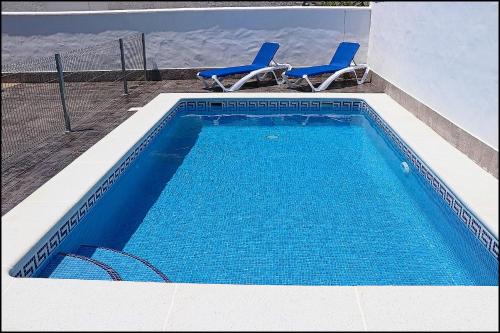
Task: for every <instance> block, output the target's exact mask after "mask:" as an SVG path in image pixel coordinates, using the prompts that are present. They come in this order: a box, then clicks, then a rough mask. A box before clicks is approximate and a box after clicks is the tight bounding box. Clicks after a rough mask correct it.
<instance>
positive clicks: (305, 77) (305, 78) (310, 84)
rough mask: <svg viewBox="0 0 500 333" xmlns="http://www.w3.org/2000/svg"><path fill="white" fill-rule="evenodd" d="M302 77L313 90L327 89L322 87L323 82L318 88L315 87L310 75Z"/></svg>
mask: <svg viewBox="0 0 500 333" xmlns="http://www.w3.org/2000/svg"><path fill="white" fill-rule="evenodd" d="M302 78H303V79H304V80H306V81H307V83H308V84H309V86H310V87H311V89H312V91H313V92H318V91H321V90H324V89H325V88H323V89H321V86H322V85H323V84H321V85H320V86H319V87H318V88H315V87H314V85H313V84H312V82H311V81H310V80H309V77H308V76H307V75H304V76H302ZM327 87H328V86H327Z"/></svg>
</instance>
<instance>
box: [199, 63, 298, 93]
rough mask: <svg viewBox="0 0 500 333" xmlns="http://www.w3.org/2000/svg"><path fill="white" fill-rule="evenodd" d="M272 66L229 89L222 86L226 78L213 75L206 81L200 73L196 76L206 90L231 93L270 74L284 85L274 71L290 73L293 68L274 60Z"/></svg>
mask: <svg viewBox="0 0 500 333" xmlns="http://www.w3.org/2000/svg"><path fill="white" fill-rule="evenodd" d="M270 65H271V66H268V67H264V68H261V69H257V70H254V71H252V72H250V73H248V74H247V75H245V76H244V77H242V78H241V79H239V80H238V81H237V82H236V83H235V84H233V85H232V86H231V87H229V88H226V87H225V86H224V85H223V84H222V80H224V77H221V78H218V77H217V75H212V77H211V78H210V79H206V78H204V77H202V76H200V73H197V74H196V76H197V77H198V79H200V80H201V82H203V85H204V86H205V88H208V89H211V88H214V87H216V86H219V87H221V88H222V91H224V92H231V91H236V90H238V89H240V88H241V87H242V86H243V85H244V84H245V83H246V82H247V81H248V80H250V79H251V78H253V77H255V78H256V79H257V81H260V80H262V79H264V77H265V76H266V75H267V74H269V73H271V74H272V75H273V76H274V79H275V80H276V83H277V84H282V83H284V80H278V77H277V76H276V73H275V72H274V71H275V70H278V69H285V70H288V71H289V70H291V69H292V66H290V65H289V64H279V63H277V62H275V61H274V60H271V63H270ZM228 76H229V75H228ZM209 80H212V83H209Z"/></svg>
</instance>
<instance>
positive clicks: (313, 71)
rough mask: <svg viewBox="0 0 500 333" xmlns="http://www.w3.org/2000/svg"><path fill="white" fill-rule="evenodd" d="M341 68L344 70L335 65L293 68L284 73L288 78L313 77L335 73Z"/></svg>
mask: <svg viewBox="0 0 500 333" xmlns="http://www.w3.org/2000/svg"><path fill="white" fill-rule="evenodd" d="M342 68H345V67H344V66H340V65H337V64H333V65H321V66H311V67H303V68H294V69H292V70H290V71H288V72H286V75H287V76H288V77H302V76H303V75H307V76H314V75H320V74H325V73H333V72H336V71H338V70H340V69H342Z"/></svg>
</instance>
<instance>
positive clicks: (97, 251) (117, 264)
mask: <svg viewBox="0 0 500 333" xmlns="http://www.w3.org/2000/svg"><path fill="white" fill-rule="evenodd" d="M77 253H78V254H79V255H82V256H86V257H88V258H92V259H94V260H97V261H99V262H102V263H104V264H106V265H108V266H110V267H113V269H114V270H115V271H117V272H118V274H120V277H121V278H122V280H125V281H156V282H170V280H169V279H168V277H167V276H166V275H165V274H163V273H162V272H161V271H160V270H158V269H157V268H156V267H154V266H153V265H152V264H151V263H149V262H148V261H146V260H145V259H142V258H139V257H137V256H135V255H133V254H130V253H127V252H123V251H119V250H115V249H111V248H106V247H99V246H93V245H82V246H80V248H79V249H78V251H77Z"/></svg>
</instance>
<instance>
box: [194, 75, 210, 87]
mask: <svg viewBox="0 0 500 333" xmlns="http://www.w3.org/2000/svg"><path fill="white" fill-rule="evenodd" d="M196 76H197V77H198V79H200V80H201V82H202V83H203V86H204V87H205V89H209V88H210V85H209V84H208V82H207V80H206V79H205V78H204V77H202V76H200V73H198V74H196Z"/></svg>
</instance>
